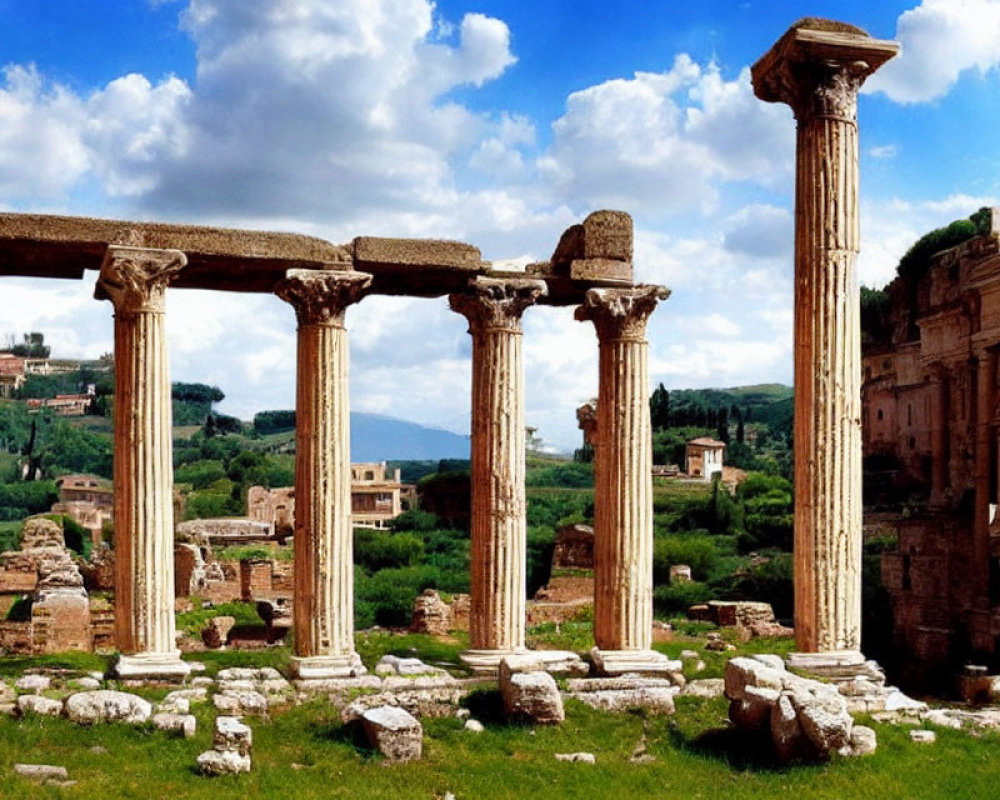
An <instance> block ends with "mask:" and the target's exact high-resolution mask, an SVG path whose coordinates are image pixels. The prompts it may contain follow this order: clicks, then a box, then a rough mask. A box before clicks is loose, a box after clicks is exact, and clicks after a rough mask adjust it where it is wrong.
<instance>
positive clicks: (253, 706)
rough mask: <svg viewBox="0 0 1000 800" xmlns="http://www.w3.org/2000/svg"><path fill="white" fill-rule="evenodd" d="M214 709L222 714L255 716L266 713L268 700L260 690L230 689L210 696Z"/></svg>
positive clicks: (263, 715)
mask: <svg viewBox="0 0 1000 800" xmlns="http://www.w3.org/2000/svg"><path fill="white" fill-rule="evenodd" d="M212 703H213V704H214V705H215V708H216V710H218V711H220V712H222V713H223V714H227V715H231V716H238V715H242V714H247V715H249V716H255V717H266V716H267V715H268V708H269V706H268V700H267V698H266V697H265V696H264V695H262V694H261V693H260V692H257V691H254V690H253V689H244V690H236V689H230V690H227V691H224V692H220V693H218V694H216V695H213V697H212Z"/></svg>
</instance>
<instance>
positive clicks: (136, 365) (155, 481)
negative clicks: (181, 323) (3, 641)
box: [96, 247, 189, 678]
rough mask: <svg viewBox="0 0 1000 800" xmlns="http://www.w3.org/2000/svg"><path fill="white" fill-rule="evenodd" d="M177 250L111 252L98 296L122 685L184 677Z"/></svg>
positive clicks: (181, 259) (179, 263)
mask: <svg viewBox="0 0 1000 800" xmlns="http://www.w3.org/2000/svg"><path fill="white" fill-rule="evenodd" d="M186 263H187V259H186V258H185V256H184V254H183V253H181V252H179V251H176V250H152V249H143V248H133V247H109V248H108V253H107V256H106V257H105V259H104V263H103V264H102V265H101V273H100V277H99V279H98V282H97V291H96V296H97V297H98V299H108V300H111V302H112V303H113V304H114V307H115V411H114V436H115V464H114V490H115V641H116V644H117V646H118V648H119V650H121V651H122V653H123V655H122V656H121V658H120V659H119V661H118V664H117V666H116V670H117V672H118V674H119V675H120V676H122V677H149V678H156V677H166V678H176V677H183V676H184V675H186V674H187V673H188V671H189V668H188V666H187V664H185V663H184V662H183V661H181V659H180V651H178V650H177V649H176V644H175V637H174V633H175V626H174V546H173V538H174V506H173V483H174V481H173V475H174V472H173V456H172V433H171V403H170V378H169V375H168V370H167V365H168V361H167V342H166V335H165V332H164V304H165V293H166V287H167V284H168V283H169V282H170V281H171V280H172V279H173V278H174V276H175V275H176V274H177V273H178V271H180V270H181V269H182V268H183V267H184V265H185V264H186Z"/></svg>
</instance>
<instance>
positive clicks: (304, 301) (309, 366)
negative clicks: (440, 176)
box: [275, 269, 372, 680]
mask: <svg viewBox="0 0 1000 800" xmlns="http://www.w3.org/2000/svg"><path fill="white" fill-rule="evenodd" d="M371 279H372V278H371V275H368V274H365V273H361V272H352V271H349V270H346V269H345V270H342V271H339V270H322V271H320V270H299V269H295V270H289V271H288V272H287V273H286V277H285V279H284V280H283V281H281V282H280V283H279V284H278V286H277V287H276V288H275V293H276V294H277V295H278V297H280V298H281V299H282V300H285V301H286V302H288V303H290V304H291V305H292V306H293V307H294V308H295V313H296V316H297V317H298V323H299V327H298V360H297V375H298V378H297V382H296V396H295V535H294V547H295V601H294V610H293V614H294V627H295V656H293V658H292V663H291V670H292V674H293V676H294V677H296V678H300V679H305V680H309V679H314V680H322V679H329V678H342V677H349V676H352V675H360V674H362V673H363V672H364V671H365V668H364V666H362V664H361V659H360V657H359V656H358V654H357V653H356V652H355V650H354V558H353V553H354V533H353V529H352V527H351V454H350V446H351V421H350V411H349V401H348V392H347V377H348V349H347V330H346V329H345V328H344V314H345V311H346V309H347V306H349V305H350V304H351V303H354V302H357V301H358V300H359V299H361V296H362V293H363V292H364V289H365V288H366V287H367V286H368V284H369V283H371Z"/></svg>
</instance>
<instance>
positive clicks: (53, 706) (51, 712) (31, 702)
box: [16, 694, 63, 717]
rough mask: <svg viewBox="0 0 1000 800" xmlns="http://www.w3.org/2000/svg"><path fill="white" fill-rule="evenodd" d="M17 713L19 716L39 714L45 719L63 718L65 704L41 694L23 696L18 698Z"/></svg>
mask: <svg viewBox="0 0 1000 800" xmlns="http://www.w3.org/2000/svg"><path fill="white" fill-rule="evenodd" d="M16 708H17V713H18V715H19V716H22V717H23V716H25V715H27V714H39V715H40V716H43V717H59V716H62V712H63V704H62V702H61V701H59V700H53V699H52V698H51V697H43V696H42V695H40V694H22V695H21V696H20V697H18V698H17V706H16Z"/></svg>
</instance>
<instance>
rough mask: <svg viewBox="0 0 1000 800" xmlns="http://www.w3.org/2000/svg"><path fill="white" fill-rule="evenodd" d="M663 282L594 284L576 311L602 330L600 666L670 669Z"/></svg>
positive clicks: (597, 524) (597, 566)
mask: <svg viewBox="0 0 1000 800" xmlns="http://www.w3.org/2000/svg"><path fill="white" fill-rule="evenodd" d="M668 296H669V292H668V291H667V290H666V289H664V288H663V287H661V286H636V287H630V288H627V289H591V290H589V291H588V292H587V295H586V299H585V302H584V304H583V305H582V306H580V307H579V308H578V309H577V311H576V318H577V319H578V320H590V321H592V322H593V323H594V327H595V328H596V329H597V338H598V346H599V358H600V386H599V392H598V401H597V425H596V430H595V431H594V435H595V439H594V640H595V642H596V643H597V648H596V649H595V651H593V653H592V655H593V658H594V663H595V665H596V666H597V667H598V670H599V671H603V672H605V674H618V673H620V672H667V671H669V669H668V665H669V662H668V659H667V658H666V657H665V656H663V655H662V654H660V653H657V652H655V651H654V650H652V649H651V644H652V636H653V474H652V469H653V457H652V451H653V444H652V431H651V428H650V421H649V374H648V372H649V370H648V366H647V361H648V356H647V349H648V345H647V342H646V339H645V332H646V322H647V320H648V319H649V315H650V314H652V313H653V310H654V309H655V308H656V304H657V302H658V301H659V300H664V299H666V298H667V297H668Z"/></svg>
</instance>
